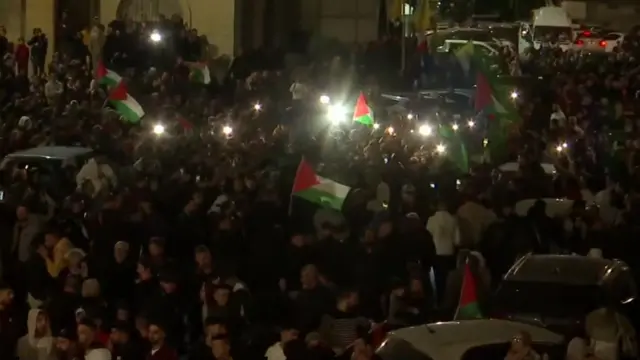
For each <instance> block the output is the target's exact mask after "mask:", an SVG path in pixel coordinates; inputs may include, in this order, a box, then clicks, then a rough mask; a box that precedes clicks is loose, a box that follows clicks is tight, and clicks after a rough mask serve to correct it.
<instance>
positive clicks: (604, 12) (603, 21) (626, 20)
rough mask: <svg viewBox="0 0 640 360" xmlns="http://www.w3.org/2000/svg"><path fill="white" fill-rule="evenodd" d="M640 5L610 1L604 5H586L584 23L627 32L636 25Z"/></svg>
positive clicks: (594, 3) (639, 13)
mask: <svg viewBox="0 0 640 360" xmlns="http://www.w3.org/2000/svg"><path fill="white" fill-rule="evenodd" d="M639 17H640V3H637V2H635V3H634V2H631V3H630V2H626V1H612V2H609V3H606V4H603V3H598V2H589V3H587V19H586V20H585V22H586V23H589V24H598V25H602V26H606V27H611V28H612V29H614V30H618V31H627V30H629V29H630V28H631V27H632V26H634V25H636V24H637V23H638V18H639Z"/></svg>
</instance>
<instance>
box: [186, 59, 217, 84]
mask: <svg viewBox="0 0 640 360" xmlns="http://www.w3.org/2000/svg"><path fill="white" fill-rule="evenodd" d="M185 64H186V65H187V66H188V67H189V69H190V70H191V75H190V76H191V78H192V79H193V80H194V81H196V82H199V83H202V84H205V85H206V84H209V83H210V82H211V73H210V72H209V67H208V66H207V64H204V63H197V62H185Z"/></svg>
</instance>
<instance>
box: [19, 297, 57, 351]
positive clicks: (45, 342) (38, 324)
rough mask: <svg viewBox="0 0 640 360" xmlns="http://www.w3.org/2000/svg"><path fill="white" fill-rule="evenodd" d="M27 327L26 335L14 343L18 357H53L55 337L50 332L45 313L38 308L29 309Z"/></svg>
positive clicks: (47, 317)
mask: <svg viewBox="0 0 640 360" xmlns="http://www.w3.org/2000/svg"><path fill="white" fill-rule="evenodd" d="M27 329H28V330H27V335H25V336H23V337H21V338H20V339H19V340H18V343H17V345H16V355H17V356H18V359H19V360H53V359H55V347H54V345H55V344H54V342H55V339H54V338H53V336H52V333H51V326H50V324H49V316H48V315H47V313H46V312H44V311H42V310H39V309H31V310H29V315H28V317H27Z"/></svg>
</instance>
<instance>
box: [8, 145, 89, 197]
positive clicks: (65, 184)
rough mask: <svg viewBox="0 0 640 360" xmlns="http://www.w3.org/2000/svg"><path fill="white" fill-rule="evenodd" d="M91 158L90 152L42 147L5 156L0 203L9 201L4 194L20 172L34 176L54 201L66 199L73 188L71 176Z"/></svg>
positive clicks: (73, 182)
mask: <svg viewBox="0 0 640 360" xmlns="http://www.w3.org/2000/svg"><path fill="white" fill-rule="evenodd" d="M93 155H94V152H93V150H92V149H90V148H85V147H71V146H42V147H36V148H31V149H27V150H22V151H17V152H14V153H12V154H9V155H7V156H5V157H4V158H3V159H2V162H0V202H2V203H6V201H7V200H9V201H10V199H8V197H7V195H8V194H7V191H8V188H9V187H10V186H11V185H12V178H13V176H14V173H15V171H20V170H25V171H27V172H30V173H33V174H37V176H35V178H37V182H38V185H39V187H40V188H42V189H46V191H47V193H48V194H49V195H50V196H51V197H52V198H53V199H54V200H59V199H61V198H62V197H64V196H66V195H68V194H66V193H67V192H68V191H67V190H68V189H74V188H75V178H74V177H73V176H75V173H77V172H78V170H79V169H80V168H81V167H82V166H83V165H84V164H85V163H86V162H87V161H88V160H89V159H91V158H92V157H93ZM69 170H71V171H72V172H73V173H70V172H69ZM10 202H11V201H10ZM18 202H19V200H18ZM14 205H15V204H14Z"/></svg>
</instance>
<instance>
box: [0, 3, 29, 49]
mask: <svg viewBox="0 0 640 360" xmlns="http://www.w3.org/2000/svg"><path fill="white" fill-rule="evenodd" d="M23 21H24V16H23V14H22V4H21V1H20V0H12V1H1V0H0V25H4V27H5V28H7V39H9V41H11V42H14V43H15V42H16V40H18V38H19V37H20V36H23V35H24V34H23V33H22V32H23V28H22V24H23Z"/></svg>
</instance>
